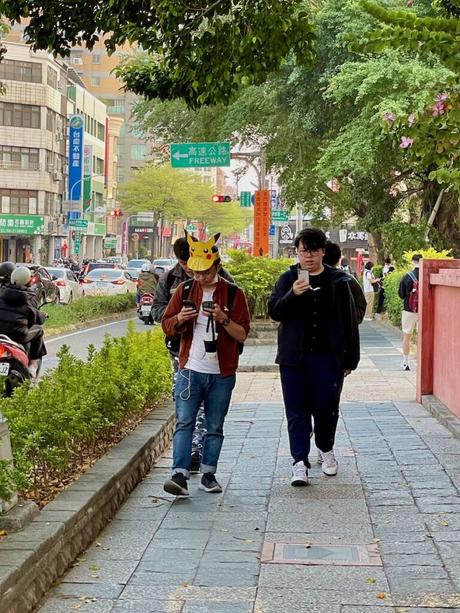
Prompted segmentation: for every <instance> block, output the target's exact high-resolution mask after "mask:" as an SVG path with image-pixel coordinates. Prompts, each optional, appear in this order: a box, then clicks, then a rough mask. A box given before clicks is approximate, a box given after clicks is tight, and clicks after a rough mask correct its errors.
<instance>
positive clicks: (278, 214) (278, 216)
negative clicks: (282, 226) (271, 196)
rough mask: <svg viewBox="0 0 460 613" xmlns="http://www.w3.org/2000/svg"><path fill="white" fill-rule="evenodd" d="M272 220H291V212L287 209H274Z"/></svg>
mask: <svg viewBox="0 0 460 613" xmlns="http://www.w3.org/2000/svg"><path fill="white" fill-rule="evenodd" d="M272 221H289V213H288V212H287V211H280V210H278V209H277V210H273V209H272Z"/></svg>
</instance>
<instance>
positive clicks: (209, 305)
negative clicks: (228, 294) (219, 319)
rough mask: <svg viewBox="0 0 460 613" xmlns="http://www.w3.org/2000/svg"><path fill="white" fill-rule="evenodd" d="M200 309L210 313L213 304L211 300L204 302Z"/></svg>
mask: <svg viewBox="0 0 460 613" xmlns="http://www.w3.org/2000/svg"><path fill="white" fill-rule="evenodd" d="M201 308H202V309H203V311H212V309H213V308H214V302H213V301H212V300H205V301H204V302H203V303H202V305H201Z"/></svg>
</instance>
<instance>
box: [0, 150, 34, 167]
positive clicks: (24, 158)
mask: <svg viewBox="0 0 460 613" xmlns="http://www.w3.org/2000/svg"><path fill="white" fill-rule="evenodd" d="M0 167H1V168H11V169H18V170H38V168H39V150H38V149H34V148H30V147H11V146H9V145H0Z"/></svg>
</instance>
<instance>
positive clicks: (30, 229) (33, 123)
mask: <svg viewBox="0 0 460 613" xmlns="http://www.w3.org/2000/svg"><path fill="white" fill-rule="evenodd" d="M3 44H4V45H5V47H6V53H5V55H4V58H3V60H2V62H0V81H1V82H2V83H3V85H4V88H5V92H4V94H3V95H2V97H1V98H0V206H1V209H0V213H1V214H0V257H1V258H2V259H3V260H5V259H9V260H13V261H16V262H32V261H37V262H39V261H48V260H49V259H52V257H53V256H54V253H55V250H56V248H57V246H58V245H59V244H60V242H61V238H63V237H65V232H64V226H63V224H62V221H63V219H62V215H61V211H62V198H63V193H64V185H65V174H66V114H67V69H66V67H65V65H64V64H63V62H61V61H59V60H56V59H54V58H53V57H52V56H50V55H48V54H47V53H45V52H33V51H32V50H31V49H30V47H29V46H28V45H26V44H24V43H22V42H4V43H3Z"/></svg>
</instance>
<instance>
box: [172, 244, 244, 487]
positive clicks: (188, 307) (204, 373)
mask: <svg viewBox="0 0 460 613" xmlns="http://www.w3.org/2000/svg"><path fill="white" fill-rule="evenodd" d="M219 236H220V235H219V234H216V235H215V236H213V237H212V238H210V239H209V240H208V241H206V242H199V241H198V240H197V239H195V238H194V237H192V236H190V235H188V236H187V240H188V243H189V247H190V258H189V260H188V262H187V265H188V267H189V268H190V270H192V271H193V280H192V281H186V282H185V283H182V284H181V285H179V286H178V288H177V290H176V291H175V292H174V295H173V297H172V299H171V301H170V302H169V304H168V306H167V308H166V311H165V313H164V315H163V318H162V321H161V325H162V327H163V331H164V333H165V334H166V335H167V336H169V337H171V336H174V335H180V349H179V370H178V373H177V380H176V389H175V401H176V429H175V432H174V438H173V466H172V476H171V478H170V479H168V480H167V481H166V482H165V484H164V486H163V487H164V490H165V491H166V492H168V493H169V494H173V495H175V496H188V495H189V492H188V486H187V481H188V479H189V477H190V461H191V458H190V456H191V450H192V437H193V428H194V426H195V420H196V416H197V413H198V409H199V408H200V406H201V404H203V405H204V411H205V415H206V426H207V431H206V434H205V437H204V444H203V458H202V462H201V467H200V470H201V472H202V477H201V483H200V486H199V488H200V489H202V490H204V491H205V492H213V493H214V492H222V487H221V486H220V484H219V483H218V482H217V480H216V477H215V474H216V471H217V464H218V461H219V456H220V451H221V448H222V443H223V441H224V434H223V427H224V421H225V417H226V415H227V412H228V409H229V407H230V401H231V397H232V391H233V388H234V386H235V382H236V374H235V373H236V369H237V367H238V359H239V354H240V353H241V344H242V343H243V342H244V341H245V340H246V337H247V335H248V333H249V327H250V315H249V308H248V304H247V300H246V296H245V295H244V292H243V290H242V289H241V288H239V287H238V286H236V285H234V284H231V283H229V282H228V281H226V280H225V279H223V278H222V277H221V276H219V274H218V271H219V267H220V255H219V250H218V248H217V246H216V242H217V240H218V238H219ZM187 286H188V291H187V293H186V295H187V298H184V294H185V292H186V290H187Z"/></svg>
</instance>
